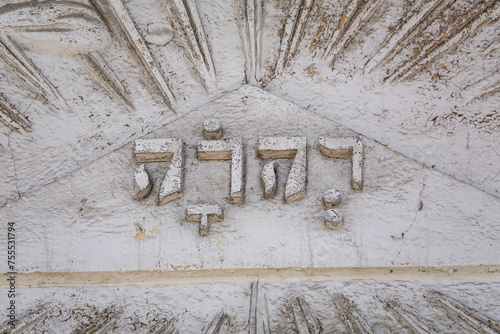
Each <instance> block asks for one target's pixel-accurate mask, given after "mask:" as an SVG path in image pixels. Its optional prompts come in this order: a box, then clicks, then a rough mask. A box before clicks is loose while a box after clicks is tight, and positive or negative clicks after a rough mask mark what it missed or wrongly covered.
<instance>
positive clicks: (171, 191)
mask: <svg viewBox="0 0 500 334" xmlns="http://www.w3.org/2000/svg"><path fill="white" fill-rule="evenodd" d="M134 159H135V161H136V162H139V163H141V162H143V163H148V162H170V167H169V169H168V171H167V174H166V175H165V178H164V179H163V182H162V184H161V187H160V193H159V195H158V204H159V205H162V204H165V203H168V202H171V201H173V200H175V199H177V198H179V197H181V195H182V174H183V166H184V157H183V146H182V140H181V139H179V138H165V139H137V140H136V141H135V148H134ZM136 178H137V174H136Z"/></svg>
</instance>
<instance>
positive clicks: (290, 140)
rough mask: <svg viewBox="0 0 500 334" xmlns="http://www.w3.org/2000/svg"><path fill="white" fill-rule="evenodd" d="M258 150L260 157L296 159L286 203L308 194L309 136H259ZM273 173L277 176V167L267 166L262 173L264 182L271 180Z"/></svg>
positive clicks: (290, 174)
mask: <svg viewBox="0 0 500 334" xmlns="http://www.w3.org/2000/svg"><path fill="white" fill-rule="evenodd" d="M258 151H259V157H260V158H262V159H294V160H293V164H292V168H290V173H289V174H288V179H287V181H286V186H285V203H290V202H293V201H297V200H299V199H302V198H304V197H305V195H306V182H307V172H306V169H307V138H306V137H300V136H286V137H264V136H262V137H259V148H258ZM264 173H266V175H264ZM267 174H269V175H267ZM273 175H274V178H276V175H275V169H274V168H270V167H266V168H265V170H263V173H262V180H263V182H264V183H265V182H270V180H271V179H272V178H273ZM264 180H265V181H264ZM271 183H272V182H271ZM271 183H269V184H271ZM271 188H272V186H271ZM265 192H266V193H269V195H270V194H271V193H273V192H271V191H269V189H267V188H266V189H265Z"/></svg>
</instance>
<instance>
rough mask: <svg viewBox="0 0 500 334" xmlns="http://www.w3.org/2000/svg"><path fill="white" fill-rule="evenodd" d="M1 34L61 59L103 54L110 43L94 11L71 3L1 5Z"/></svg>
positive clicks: (22, 44)
mask: <svg viewBox="0 0 500 334" xmlns="http://www.w3.org/2000/svg"><path fill="white" fill-rule="evenodd" d="M0 31H1V32H2V33H3V34H5V35H7V36H8V37H9V38H10V39H11V40H12V41H13V42H14V43H15V44H17V45H19V46H22V47H24V48H25V49H28V50H33V51H38V52H43V53H49V54H52V55H56V56H62V57H76V56H77V55H79V54H87V53H90V52H102V51H104V50H105V49H106V47H107V46H109V45H110V44H111V41H112V38H111V34H110V33H109V31H108V29H107V27H106V25H105V24H104V22H103V21H102V20H101V18H100V16H99V13H98V12H97V11H96V10H95V8H93V7H92V6H90V5H85V4H82V3H78V2H73V1H44V2H36V3H33V2H22V3H18V4H10V5H6V6H3V7H2V8H0Z"/></svg>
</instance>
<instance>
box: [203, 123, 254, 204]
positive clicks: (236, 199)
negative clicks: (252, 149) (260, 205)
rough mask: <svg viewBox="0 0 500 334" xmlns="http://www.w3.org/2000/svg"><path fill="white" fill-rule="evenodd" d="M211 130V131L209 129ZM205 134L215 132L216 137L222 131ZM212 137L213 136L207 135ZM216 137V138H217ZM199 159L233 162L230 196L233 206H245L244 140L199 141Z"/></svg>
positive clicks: (237, 138)
mask: <svg viewBox="0 0 500 334" xmlns="http://www.w3.org/2000/svg"><path fill="white" fill-rule="evenodd" d="M209 130H211V129H209ZM203 131H204V133H207V132H208V133H210V132H212V133H213V132H215V133H216V135H215V137H218V136H219V134H217V133H218V132H219V131H222V129H219V130H217V129H216V130H214V131H207V128H206V127H205V128H204V130H203ZM206 136H208V137H212V136H213V135H212V134H209V135H208V134H206ZM215 137H214V138H215ZM198 159H200V160H230V161H231V182H230V188H231V190H230V196H231V203H232V204H243V202H244V200H245V157H244V152H243V139H242V138H241V137H236V138H229V139H224V140H199V141H198Z"/></svg>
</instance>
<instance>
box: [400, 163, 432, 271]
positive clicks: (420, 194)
mask: <svg viewBox="0 0 500 334" xmlns="http://www.w3.org/2000/svg"><path fill="white" fill-rule="evenodd" d="M424 169H425V165H424V164H422V168H421V169H420V174H419V178H421V179H422V188H421V189H420V193H419V195H418V202H417V203H418V209H417V212H415V216H414V217H413V222H412V223H411V224H410V226H409V227H408V228H407V229H406V230H405V231H404V232H401V238H394V237H393V238H394V239H403V244H402V245H401V247H400V248H399V251H398V254H397V255H396V259H394V261H392V264H394V263H396V261H397V260H398V258H399V255H400V254H401V252H402V250H403V248H404V246H405V244H406V240H405V235H406V234H408V232H410V231H411V230H412V229H413V225H415V223H416V222H417V218H418V214H419V213H420V211H422V209H423V207H424V203H423V202H422V194H423V192H424V189H425V175H423V173H424Z"/></svg>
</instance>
